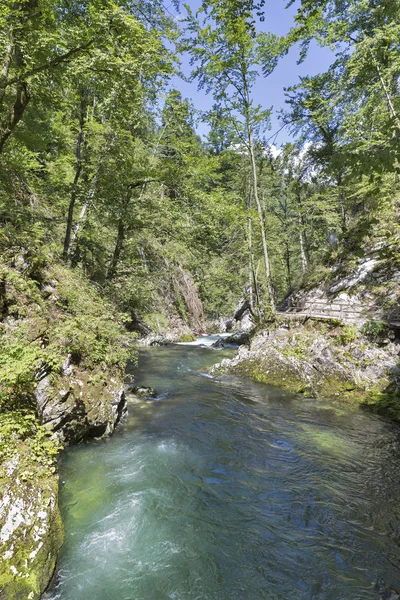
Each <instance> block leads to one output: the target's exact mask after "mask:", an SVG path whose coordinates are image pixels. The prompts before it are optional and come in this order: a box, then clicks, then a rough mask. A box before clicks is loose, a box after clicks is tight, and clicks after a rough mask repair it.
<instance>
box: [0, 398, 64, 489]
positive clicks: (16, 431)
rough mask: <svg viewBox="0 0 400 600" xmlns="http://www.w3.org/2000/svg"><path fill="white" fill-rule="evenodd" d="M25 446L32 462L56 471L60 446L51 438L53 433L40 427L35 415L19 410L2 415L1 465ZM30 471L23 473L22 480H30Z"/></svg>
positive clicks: (0, 424)
mask: <svg viewBox="0 0 400 600" xmlns="http://www.w3.org/2000/svg"><path fill="white" fill-rule="evenodd" d="M20 444H24V445H25V447H26V449H27V451H28V453H29V456H30V460H32V461H33V462H34V463H38V464H40V465H41V467H43V468H44V467H52V468H53V470H55V465H56V457H57V454H58V452H59V451H60V444H59V443H58V441H57V440H56V439H54V438H52V437H51V432H50V431H49V430H48V429H46V427H44V426H43V425H40V423H39V421H38V419H37V417H36V416H35V413H34V412H33V411H32V410H29V409H19V410H15V411H13V412H7V413H4V414H1V415H0V464H1V463H3V462H4V461H6V460H9V459H11V458H12V457H13V455H14V452H15V448H16V446H18V445H20ZM31 474H32V473H30V472H29V471H23V472H22V473H21V479H22V480H24V479H29V477H30V475H31Z"/></svg>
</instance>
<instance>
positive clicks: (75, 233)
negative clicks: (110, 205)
mask: <svg viewBox="0 0 400 600" xmlns="http://www.w3.org/2000/svg"><path fill="white" fill-rule="evenodd" d="M100 168H101V163H100V165H99V167H98V169H97V171H96V174H95V176H94V177H93V180H92V185H91V188H90V190H89V193H88V195H87V197H86V200H85V202H84V204H83V206H82V208H81V212H80V214H79V218H78V221H77V222H76V224H75V227H74V228H73V231H72V233H71V239H70V243H69V249H68V255H70V254H71V253H72V249H73V247H74V244H75V241H76V238H77V237H78V233H79V231H80V228H81V227H82V224H83V220H84V218H85V215H86V212H87V210H88V209H89V207H90V206H91V204H92V202H93V198H94V195H95V193H96V185H97V179H98V176H99V173H100Z"/></svg>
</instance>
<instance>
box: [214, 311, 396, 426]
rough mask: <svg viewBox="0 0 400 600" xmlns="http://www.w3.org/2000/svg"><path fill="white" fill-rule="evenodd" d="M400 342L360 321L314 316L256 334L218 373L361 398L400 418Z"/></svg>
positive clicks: (321, 393)
mask: <svg viewBox="0 0 400 600" xmlns="http://www.w3.org/2000/svg"><path fill="white" fill-rule="evenodd" d="M398 360H399V345H398V344H397V343H395V342H393V341H390V339H388V338H382V337H381V338H379V339H375V340H372V339H371V336H369V335H368V334H366V333H363V332H362V331H360V330H359V329H358V328H357V327H356V326H355V325H338V324H337V323H335V322H334V321H332V322H317V321H308V322H306V323H292V324H291V325H290V326H289V325H286V326H282V325H281V326H280V325H279V324H278V325H276V326H274V327H271V328H270V329H266V330H264V331H262V332H260V333H258V334H256V335H255V336H254V337H253V338H252V340H251V343H250V345H249V346H241V347H240V348H239V351H238V354H237V355H236V356H235V357H234V358H233V359H231V360H228V359H225V360H223V361H222V362H221V363H219V364H217V365H215V366H214V367H213V369H212V374H213V375H220V374H222V373H235V374H238V375H242V376H248V377H251V378H252V379H254V380H256V381H259V382H263V383H266V384H269V385H274V386H279V387H283V388H285V389H288V390H290V391H292V392H297V393H302V394H305V395H307V396H320V397H324V398H330V399H335V400H339V401H346V402H351V403H356V404H359V405H361V406H365V407H368V408H369V409H371V410H373V411H375V412H377V413H379V414H383V415H386V416H388V417H390V418H391V419H393V420H397V421H400V401H399V388H400V368H399V366H398Z"/></svg>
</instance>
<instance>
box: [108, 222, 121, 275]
mask: <svg viewBox="0 0 400 600" xmlns="http://www.w3.org/2000/svg"><path fill="white" fill-rule="evenodd" d="M124 237H125V225H124V219H123V217H122V218H121V219H120V220H119V222H118V233H117V239H116V242H115V248H114V253H113V257H112V260H111V264H110V268H109V269H108V273H107V279H113V277H114V276H115V273H116V271H117V266H118V261H119V257H120V255H121V250H122V246H123V243H124Z"/></svg>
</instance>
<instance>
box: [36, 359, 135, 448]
mask: <svg viewBox="0 0 400 600" xmlns="http://www.w3.org/2000/svg"><path fill="white" fill-rule="evenodd" d="M35 397H36V404H37V412H38V415H39V418H40V420H41V422H42V423H43V424H44V425H46V426H47V427H48V428H49V429H50V430H51V431H53V432H54V433H55V434H56V435H57V437H58V438H59V439H61V440H62V441H63V442H64V443H68V444H70V443H76V442H79V441H81V440H83V439H87V438H90V437H102V436H104V435H110V434H111V433H112V432H113V431H114V429H115V426H116V424H117V423H118V421H119V420H120V418H121V416H122V414H123V412H124V411H125V410H126V407H125V393H124V386H123V383H122V373H121V371H120V369H114V370H113V369H105V368H104V367H103V368H101V367H95V368H93V369H82V368H80V367H79V366H76V365H73V364H72V362H71V357H68V358H67V359H66V360H65V361H64V364H63V367H62V373H61V374H60V375H55V376H53V377H49V376H46V377H44V378H43V379H42V380H41V381H40V382H39V384H38V386H37V388H36V392H35Z"/></svg>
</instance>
